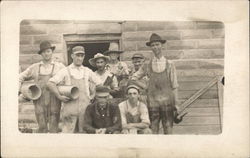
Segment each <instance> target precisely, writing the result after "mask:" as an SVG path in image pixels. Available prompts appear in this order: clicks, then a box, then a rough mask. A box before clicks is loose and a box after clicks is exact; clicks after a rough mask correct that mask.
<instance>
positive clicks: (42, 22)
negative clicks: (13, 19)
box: [20, 20, 74, 25]
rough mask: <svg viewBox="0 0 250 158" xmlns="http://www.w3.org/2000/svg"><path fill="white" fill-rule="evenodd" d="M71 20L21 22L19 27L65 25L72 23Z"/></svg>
mask: <svg viewBox="0 0 250 158" xmlns="http://www.w3.org/2000/svg"><path fill="white" fill-rule="evenodd" d="M73 22H74V21H73V20H22V21H21V23H20V25H32V24H67V23H73Z"/></svg>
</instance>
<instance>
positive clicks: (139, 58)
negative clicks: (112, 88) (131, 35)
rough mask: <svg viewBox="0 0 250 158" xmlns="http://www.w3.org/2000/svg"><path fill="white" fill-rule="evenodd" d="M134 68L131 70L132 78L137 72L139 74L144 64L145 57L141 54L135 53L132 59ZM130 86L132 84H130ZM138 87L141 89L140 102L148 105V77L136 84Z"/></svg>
mask: <svg viewBox="0 0 250 158" xmlns="http://www.w3.org/2000/svg"><path fill="white" fill-rule="evenodd" d="M131 60H132V63H133V67H132V68H131V70H130V78H131V77H132V76H133V74H134V73H135V72H137V71H138V70H139V69H140V68H141V67H142V66H143V64H144V62H145V57H144V56H143V55H142V54H141V53H135V54H134V55H133V56H132V58H131ZM128 84H130V83H128ZM136 84H137V86H139V87H140V97H139V100H140V101H142V102H143V103H144V104H146V105H147V104H148V103H147V87H148V77H147V76H144V77H142V78H141V79H140V80H138V81H137V82H136Z"/></svg>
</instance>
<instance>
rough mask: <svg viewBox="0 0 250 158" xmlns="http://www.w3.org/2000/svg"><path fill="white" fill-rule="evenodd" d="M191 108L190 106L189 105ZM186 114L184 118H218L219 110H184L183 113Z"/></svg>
mask: <svg viewBox="0 0 250 158" xmlns="http://www.w3.org/2000/svg"><path fill="white" fill-rule="evenodd" d="M190 106H191V105H190ZM185 112H188V113H187V115H185V117H192V116H195V117H206V116H218V117H219V109H218V106H217V107H212V108H190V107H189V108H186V109H185V110H184V112H183V113H185Z"/></svg>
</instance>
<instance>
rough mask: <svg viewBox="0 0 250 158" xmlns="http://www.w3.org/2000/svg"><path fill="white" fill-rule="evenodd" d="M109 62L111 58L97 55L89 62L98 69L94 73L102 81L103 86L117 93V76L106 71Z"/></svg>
mask: <svg viewBox="0 0 250 158" xmlns="http://www.w3.org/2000/svg"><path fill="white" fill-rule="evenodd" d="M109 60H110V57H109V56H105V55H103V54H101V53H97V54H96V55H95V56H94V58H92V59H90V60H89V63H90V65H92V66H93V67H96V68H97V70H96V71H95V72H94V73H95V74H96V76H97V77H99V78H100V79H101V82H102V85H104V86H107V87H108V88H110V90H111V91H112V92H113V93H115V92H116V91H118V90H119V88H118V81H117V78H116V76H115V75H114V74H112V73H111V72H110V71H109V70H107V69H106V65H107V63H108V62H109Z"/></svg>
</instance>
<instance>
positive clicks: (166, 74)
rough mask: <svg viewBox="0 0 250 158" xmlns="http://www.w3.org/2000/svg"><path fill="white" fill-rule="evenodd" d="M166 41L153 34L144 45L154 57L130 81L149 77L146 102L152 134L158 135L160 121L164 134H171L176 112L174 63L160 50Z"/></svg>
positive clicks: (176, 97)
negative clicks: (147, 102)
mask: <svg viewBox="0 0 250 158" xmlns="http://www.w3.org/2000/svg"><path fill="white" fill-rule="evenodd" d="M164 43H166V40H163V39H162V38H161V37H160V36H159V35H158V34H156V33H153V34H152V35H151V37H150V41H149V42H147V43H146V45H147V46H148V47H150V48H151V50H152V52H153V54H154V57H153V59H151V60H150V61H149V63H148V64H144V65H143V66H142V67H141V68H140V69H139V70H138V71H137V72H136V73H134V74H133V76H132V78H131V79H132V80H138V79H140V78H142V77H143V76H145V75H147V76H148V77H149V82H148V91H147V95H148V101H149V105H148V107H149V117H150V120H151V129H152V131H153V133H154V134H158V133H159V122H160V120H161V121H162V126H163V130H164V134H171V133H172V128H173V121H174V114H175V112H176V110H177V107H176V106H177V103H178V96H177V88H178V83H177V75H176V70H175V66H174V63H172V62H171V61H169V60H167V59H166V58H165V57H164V56H163V52H162V48H163V44H164Z"/></svg>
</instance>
